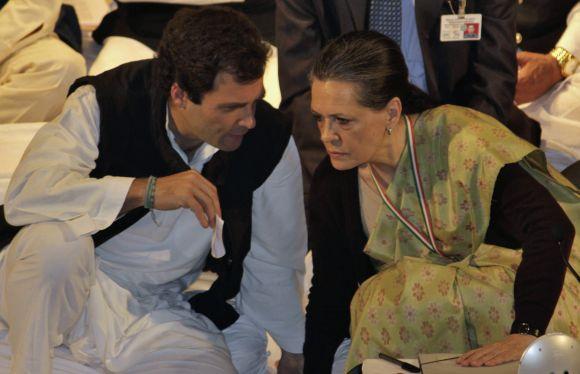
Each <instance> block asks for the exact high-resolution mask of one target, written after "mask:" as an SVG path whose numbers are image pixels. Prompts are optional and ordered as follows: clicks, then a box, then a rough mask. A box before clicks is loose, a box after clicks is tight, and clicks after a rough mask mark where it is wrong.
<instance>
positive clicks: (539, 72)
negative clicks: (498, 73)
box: [515, 52, 562, 104]
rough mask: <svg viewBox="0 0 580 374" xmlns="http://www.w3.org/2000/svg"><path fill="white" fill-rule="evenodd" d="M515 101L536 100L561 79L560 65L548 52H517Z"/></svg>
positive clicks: (521, 102) (519, 102) (522, 102)
mask: <svg viewBox="0 0 580 374" xmlns="http://www.w3.org/2000/svg"><path fill="white" fill-rule="evenodd" d="M517 60H518V67H519V68H518V82H517V84H516V97H515V100H516V103H518V104H524V103H527V102H530V101H534V100H536V99H537V98H538V97H540V96H542V95H543V94H544V93H546V91H548V90H549V89H550V88H551V87H552V86H553V85H554V84H555V83H557V82H559V81H560V80H561V79H562V73H561V71H560V66H559V65H558V62H557V61H556V59H555V58H554V57H553V56H551V55H550V54H545V55H543V54H539V53H532V52H518V54H517Z"/></svg>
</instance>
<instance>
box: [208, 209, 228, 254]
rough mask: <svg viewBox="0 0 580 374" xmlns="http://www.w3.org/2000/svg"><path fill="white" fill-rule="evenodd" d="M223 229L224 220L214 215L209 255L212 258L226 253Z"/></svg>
mask: <svg viewBox="0 0 580 374" xmlns="http://www.w3.org/2000/svg"><path fill="white" fill-rule="evenodd" d="M223 230H224V220H223V219H222V218H221V217H219V216H216V217H215V229H214V230H213V235H212V237H211V255H212V257H214V258H221V257H224V256H225V254H226V247H224V239H223Z"/></svg>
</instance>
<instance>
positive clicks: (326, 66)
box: [310, 31, 435, 113]
mask: <svg viewBox="0 0 580 374" xmlns="http://www.w3.org/2000/svg"><path fill="white" fill-rule="evenodd" d="M313 78H315V79H318V80H320V81H328V80H337V81H343V82H350V83H354V84H355V85H356V86H357V88H358V89H357V96H358V97H357V99H358V100H357V101H358V103H359V104H360V105H362V106H364V107H367V108H371V109H375V110H380V109H382V108H384V107H385V106H386V105H387V103H388V102H389V101H390V100H391V99H392V98H393V97H398V98H399V99H401V102H402V104H403V113H419V112H422V111H424V110H426V109H428V108H432V107H433V106H435V102H434V100H433V99H431V98H430V97H429V96H428V95H427V94H426V93H425V92H423V91H421V90H420V89H419V88H418V87H416V86H414V85H413V84H411V83H409V72H408V70H407V65H406V64H405V58H404V57H403V54H402V53H401V49H400V48H399V46H398V45H397V43H396V42H394V41H393V40H391V39H389V38H388V37H386V36H384V35H382V34H379V33H378V32H375V31H353V32H350V33H348V34H345V35H342V36H340V37H338V38H337V39H335V40H333V41H332V42H330V43H329V44H328V45H327V46H326V47H325V48H324V49H323V50H322V52H321V53H320V54H319V55H318V57H317V59H316V61H315V63H314V66H313V68H312V71H311V72H310V79H311V80H312V79H313Z"/></svg>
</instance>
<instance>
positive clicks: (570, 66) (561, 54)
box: [549, 47, 579, 78]
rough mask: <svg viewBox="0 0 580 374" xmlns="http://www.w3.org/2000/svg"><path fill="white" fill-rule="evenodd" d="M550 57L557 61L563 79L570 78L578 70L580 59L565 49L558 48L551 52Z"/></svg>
mask: <svg viewBox="0 0 580 374" xmlns="http://www.w3.org/2000/svg"><path fill="white" fill-rule="evenodd" d="M549 55H550V56H552V57H553V58H554V60H555V61H556V63H557V65H558V68H559V70H560V75H561V76H562V77H563V78H567V77H569V76H570V75H572V74H574V72H575V71H576V70H577V69H578V65H579V61H578V59H577V58H576V57H575V56H574V55H573V54H572V53H570V52H568V51H567V50H566V49H565V48H562V47H556V48H554V49H552V50H551V51H550V53H549Z"/></svg>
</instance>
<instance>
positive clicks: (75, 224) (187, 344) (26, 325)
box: [0, 86, 306, 373]
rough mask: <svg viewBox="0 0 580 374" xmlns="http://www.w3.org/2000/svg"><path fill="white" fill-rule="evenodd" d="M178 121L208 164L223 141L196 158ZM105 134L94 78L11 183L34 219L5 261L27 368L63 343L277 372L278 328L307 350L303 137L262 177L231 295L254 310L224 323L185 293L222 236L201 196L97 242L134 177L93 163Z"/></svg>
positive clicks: (18, 214) (150, 367) (91, 354)
mask: <svg viewBox="0 0 580 374" xmlns="http://www.w3.org/2000/svg"><path fill="white" fill-rule="evenodd" d="M168 131H169V130H168ZM168 135H169V137H170V140H171V141H172V145H173V147H174V148H175V149H176V150H177V151H178V153H180V155H181V156H182V157H183V158H184V160H185V161H186V162H188V164H189V165H190V166H191V167H192V168H193V169H196V170H198V171H200V170H201V169H202V168H203V165H204V164H205V163H206V162H207V161H209V159H211V157H212V156H213V154H214V153H215V152H216V151H217V149H216V148H214V147H212V146H211V145H209V144H204V145H202V146H201V147H200V148H199V149H198V150H197V152H196V153H195V155H194V156H193V157H192V159H191V160H190V161H188V160H187V158H186V157H185V154H184V153H183V152H182V151H181V150H180V149H179V148H178V146H177V145H176V144H175V142H174V140H173V134H171V132H169V134H168ZM98 137H99V108H98V105H97V102H96V97H95V92H94V88H93V87H91V86H84V87H81V88H79V89H77V90H76V91H75V92H74V93H73V94H72V95H71V96H70V98H69V99H68V100H67V102H66V104H65V108H64V110H63V113H62V114H61V116H60V117H58V118H57V119H56V120H55V122H54V123H49V124H47V125H46V126H44V127H43V128H42V129H41V130H39V132H38V133H37V135H36V136H35V138H34V139H33V140H32V142H31V143H30V145H29V147H28V148H27V150H26V152H25V155H24V157H23V160H22V162H21V163H20V164H19V166H18V167H17V169H16V171H15V173H14V176H13V178H12V181H11V183H10V185H9V188H8V192H7V195H6V206H5V208H6V216H7V218H8V220H9V222H10V223H11V224H14V225H29V226H28V227H26V228H24V229H23V230H21V232H20V233H19V234H18V235H17V237H16V238H15V239H14V240H13V241H12V243H11V244H10V245H9V246H8V248H7V249H6V253H5V256H4V259H3V261H2V264H0V317H1V318H2V320H3V321H4V322H5V324H6V325H7V327H8V328H9V341H10V344H11V346H12V352H13V357H12V370H13V372H18V373H23V372H28V373H49V372H50V367H51V365H50V361H49V360H50V359H49V357H50V354H51V352H52V349H53V347H55V346H58V345H60V344H62V343H64V344H66V345H67V346H68V347H69V348H70V350H71V352H72V354H73V355H74V357H75V359H76V360H78V361H79V362H82V363H85V364H87V365H90V366H98V367H102V368H104V369H105V371H107V372H115V373H117V372H123V373H133V372H135V373H137V372H138V373H144V372H151V373H153V372H155V373H158V372H163V373H182V372H186V371H187V372H197V373H235V372H236V370H237V371H238V372H242V373H262V372H266V365H267V363H266V357H267V355H266V351H265V349H266V336H265V332H266V331H267V332H269V333H270V335H271V336H272V337H273V338H274V340H275V341H276V343H278V345H279V346H280V347H281V348H282V349H283V350H285V351H288V352H294V353H298V352H301V351H302V344H303V340H304V315H303V310H302V306H301V296H302V292H303V290H302V284H303V276H304V255H305V253H306V225H305V218H304V209H303V204H302V180H301V178H302V177H301V169H300V162H299V157H298V153H297V150H296V146H295V144H294V141H293V140H292V139H291V140H290V142H289V144H288V146H287V148H286V150H285V152H284V155H283V156H282V159H281V160H280V162H279V163H278V165H277V166H276V168H275V170H274V171H273V173H272V174H271V175H270V176H269V177H268V179H267V180H266V181H265V182H264V184H263V185H262V186H260V187H259V188H258V189H257V190H256V191H254V195H253V211H252V240H251V249H250V252H249V253H248V255H247V257H246V259H245V260H244V274H243V278H242V284H241V289H240V292H239V294H238V295H237V296H236V298H235V299H234V300H232V301H231V302H232V303H233V304H234V306H235V308H236V309H237V310H238V311H239V313H240V314H241V317H240V318H239V319H238V321H237V322H236V323H234V324H233V325H232V326H230V327H228V328H227V329H225V330H224V331H223V332H220V331H219V330H218V329H217V328H216V327H215V325H214V324H213V323H212V322H211V321H210V320H209V319H207V318H206V317H205V316H203V315H201V314H198V313H195V312H193V311H191V310H190V306H189V303H188V302H187V298H186V297H185V296H184V295H183V291H184V290H185V288H187V286H188V285H189V284H191V283H192V282H193V281H194V280H195V279H196V278H197V277H198V276H199V274H200V273H201V271H202V268H203V265H204V262H205V258H206V256H207V255H208V253H209V248H210V241H211V236H212V230H211V229H204V228H203V227H201V225H200V224H199V222H198V221H197V219H196V217H195V215H194V214H193V213H192V212H191V211H190V210H187V209H177V210H173V211H158V210H156V211H155V212H154V214H155V221H156V222H155V221H154V219H153V217H152V214H151V213H149V214H147V215H145V216H144V217H143V218H141V219H140V220H139V221H138V222H136V223H135V224H134V225H132V226H131V227H129V228H128V229H126V230H125V231H123V232H121V233H120V234H118V235H116V236H115V237H113V238H111V239H110V240H108V241H107V242H105V243H103V244H101V245H100V246H98V247H97V248H93V243H92V239H91V237H90V235H91V234H93V233H95V232H97V231H99V230H102V229H104V228H106V227H108V226H109V225H110V224H111V223H112V222H113V221H114V220H115V219H116V218H117V216H118V214H119V212H120V210H121V207H122V205H123V202H124V200H125V196H126V194H127V191H128V190H129V187H130V185H131V183H132V181H133V179H132V178H125V177H113V176H108V177H104V178H101V179H94V178H89V177H88V174H89V173H90V171H91V170H92V169H93V168H94V167H95V159H96V157H97V156H98V148H97V145H98ZM232 362H233V364H232ZM234 366H235V368H234Z"/></svg>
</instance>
